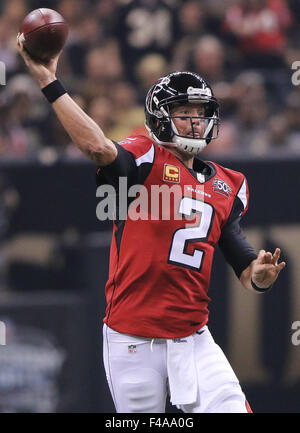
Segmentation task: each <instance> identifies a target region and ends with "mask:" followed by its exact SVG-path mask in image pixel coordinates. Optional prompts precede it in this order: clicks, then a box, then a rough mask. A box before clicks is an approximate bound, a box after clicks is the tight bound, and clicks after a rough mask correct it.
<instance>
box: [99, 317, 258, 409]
mask: <svg viewBox="0 0 300 433" xmlns="http://www.w3.org/2000/svg"><path fill="white" fill-rule="evenodd" d="M189 343H192V345H191V346H190V345H189ZM103 358H104V366H105V371H106V377H107V381H108V384H109V388H110V392H111V395H112V398H113V401H114V404H115V408H116V411H117V412H119V413H121V412H122V413H131V412H140V413H146V412H152V413H155V412H156V413H164V412H165V406H166V398H167V395H168V394H169V395H170V400H171V403H172V404H176V406H177V407H178V408H179V409H181V410H182V411H183V412H186V413H209V412H210V413H221V412H223V413H242V412H244V413H247V412H248V410H247V407H248V408H249V406H248V404H247V402H246V398H245V395H244V394H243V392H242V390H241V387H240V385H239V381H238V379H237V377H236V375H235V374H234V372H233V370H232V368H231V366H230V364H229V362H228V361H227V359H226V357H225V355H224V353H223V351H222V350H221V348H220V347H219V346H218V345H217V344H216V343H215V342H214V340H213V337H212V335H211V334H210V332H209V329H208V328H207V326H204V327H203V328H202V329H201V330H199V331H197V333H195V334H193V335H192V336H190V337H188V339H184V338H183V339H175V340H169V339H168V340H167V339H162V338H161V339H151V338H144V337H136V336H132V335H127V334H120V333H119V332H116V331H114V330H112V329H111V328H109V327H107V326H106V325H104V327H103ZM176 363H177V364H178V365H176ZM177 367H178V368H177ZM187 402H188V403H187ZM249 411H251V410H250V408H249Z"/></svg>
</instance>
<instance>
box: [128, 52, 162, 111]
mask: <svg viewBox="0 0 300 433" xmlns="http://www.w3.org/2000/svg"><path fill="white" fill-rule="evenodd" d="M167 68H168V65H167V62H166V60H165V58H164V57H163V56H162V55H160V54H147V55H146V56H145V57H143V58H142V59H141V60H140V62H139V63H138V64H137V67H136V77H137V79H138V88H139V101H140V102H141V104H144V101H145V98H146V95H147V92H148V90H149V89H150V87H151V86H152V85H153V84H154V83H155V82H156V81H157V80H158V79H159V78H160V77H162V76H163V75H165V74H166V73H167V72H169V71H168V70H167Z"/></svg>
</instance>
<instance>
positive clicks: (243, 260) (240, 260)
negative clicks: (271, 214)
mask: <svg viewBox="0 0 300 433" xmlns="http://www.w3.org/2000/svg"><path fill="white" fill-rule="evenodd" d="M248 203H249V189H248V183H247V180H246V178H245V177H244V176H243V178H242V182H241V184H240V186H239V188H238V190H237V193H236V196H235V199H234V202H233V206H232V209H231V212H230V215H229V217H228V219H227V221H226V224H225V225H224V226H223V228H222V232H221V236H220V239H219V247H220V249H221V251H222V253H223V255H224V257H225V260H226V261H227V262H228V263H229V264H230V265H231V267H232V268H233V270H234V272H235V274H236V275H237V277H238V278H239V277H240V275H241V273H242V272H243V271H244V270H245V269H246V268H247V267H248V266H249V265H250V263H251V262H252V260H255V259H256V258H257V253H256V251H255V250H254V248H253V247H252V246H251V245H250V244H249V242H248V241H247V239H246V236H245V234H244V232H243V230H242V228H241V226H240V220H241V218H242V216H243V215H244V214H245V213H246V212H247V210H248Z"/></svg>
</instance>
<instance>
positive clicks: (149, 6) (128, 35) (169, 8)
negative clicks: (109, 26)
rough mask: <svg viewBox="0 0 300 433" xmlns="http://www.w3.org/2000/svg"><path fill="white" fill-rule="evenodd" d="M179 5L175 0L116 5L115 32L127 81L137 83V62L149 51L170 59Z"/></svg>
mask: <svg viewBox="0 0 300 433" xmlns="http://www.w3.org/2000/svg"><path fill="white" fill-rule="evenodd" d="M179 4H180V2H179V1H178V0H132V1H129V2H128V1H122V2H121V4H120V5H119V8H118V18H117V21H116V28H115V35H116V36H117V39H118V41H119V43H120V47H121V57H122V61H123V63H124V72H125V74H126V78H127V80H128V81H131V82H133V83H135V82H136V78H137V77H136V75H135V67H136V64H137V63H138V62H139V61H140V59H141V58H142V57H144V56H145V55H147V54H149V53H156V54H161V55H162V56H164V57H165V59H166V60H167V61H170V59H171V55H172V49H173V45H174V40H176V39H177V32H178V25H177V12H178V5H179Z"/></svg>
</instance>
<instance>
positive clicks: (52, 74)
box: [17, 33, 62, 88]
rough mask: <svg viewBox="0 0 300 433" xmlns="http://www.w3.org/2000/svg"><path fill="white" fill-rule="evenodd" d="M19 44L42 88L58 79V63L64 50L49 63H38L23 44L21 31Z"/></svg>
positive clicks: (31, 71) (28, 65)
mask: <svg viewBox="0 0 300 433" xmlns="http://www.w3.org/2000/svg"><path fill="white" fill-rule="evenodd" d="M17 46H18V50H19V53H20V54H21V56H22V57H23V59H24V61H25V63H26V65H27V67H28V69H29V71H30V73H31V75H32V76H33V78H35V79H36V80H37V81H38V83H39V85H40V86H41V88H43V87H45V86H47V85H48V84H49V83H51V82H53V81H54V80H56V70H57V63H58V59H59V57H60V55H61V53H62V51H61V52H60V53H58V55H57V56H55V57H53V58H52V59H51V60H50V61H49V63H48V64H44V63H37V62H36V61H35V60H33V59H32V58H31V57H30V55H29V54H28V52H27V51H26V49H25V47H24V45H23V42H22V40H20V33H18V36H17Z"/></svg>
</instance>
